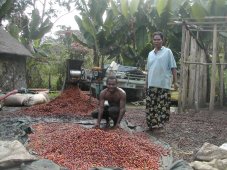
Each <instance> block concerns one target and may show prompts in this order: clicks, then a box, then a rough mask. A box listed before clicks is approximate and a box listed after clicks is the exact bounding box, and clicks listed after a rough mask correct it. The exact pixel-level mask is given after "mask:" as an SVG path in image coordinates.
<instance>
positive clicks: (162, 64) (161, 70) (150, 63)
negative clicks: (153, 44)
mask: <svg viewBox="0 0 227 170" xmlns="http://www.w3.org/2000/svg"><path fill="white" fill-rule="evenodd" d="M176 67H177V66H176V61H175V59H174V56H173V53H172V51H171V50H170V49H169V48H166V47H164V46H162V48H161V49H160V50H159V51H158V52H156V53H155V52H154V50H152V51H151V52H150V53H149V55H148V60H147V73H148V81H147V83H148V87H159V88H164V89H170V88H171V83H172V71H171V69H172V68H176Z"/></svg>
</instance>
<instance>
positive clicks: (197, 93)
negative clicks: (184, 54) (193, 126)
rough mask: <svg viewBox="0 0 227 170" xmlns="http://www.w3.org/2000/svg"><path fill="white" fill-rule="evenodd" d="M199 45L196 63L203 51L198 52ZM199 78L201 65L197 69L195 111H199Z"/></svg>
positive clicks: (197, 36)
mask: <svg viewBox="0 0 227 170" xmlns="http://www.w3.org/2000/svg"><path fill="white" fill-rule="evenodd" d="M196 38H197V39H198V38H199V32H198V31H197V35H196ZM198 48H199V47H198V45H196V61H199V57H200V56H201V50H198ZM199 77H200V65H199V64H196V68H195V110H196V112H198V111H199Z"/></svg>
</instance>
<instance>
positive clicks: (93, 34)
mask: <svg viewBox="0 0 227 170" xmlns="http://www.w3.org/2000/svg"><path fill="white" fill-rule="evenodd" d="M77 6H78V10H79V11H80V15H81V18H80V17H78V16H75V20H76V22H77V24H78V26H79V29H80V31H81V33H82V34H83V39H84V42H82V41H81V40H80V38H78V37H77V35H75V34H74V36H73V37H74V39H75V40H76V41H78V42H80V43H81V44H83V45H85V46H87V47H88V48H91V49H93V51H94V65H95V66H99V65H100V64H99V60H100V58H99V57H100V43H102V42H101V41H100V39H99V38H100V34H102V32H103V15H104V13H105V11H106V9H107V1H106V0H90V1H88V2H87V3H86V1H85V0H80V1H78V3H77Z"/></svg>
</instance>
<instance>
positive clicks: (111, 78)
mask: <svg viewBox="0 0 227 170" xmlns="http://www.w3.org/2000/svg"><path fill="white" fill-rule="evenodd" d="M109 80H116V82H117V77H116V76H108V77H107V79H106V84H108V81H109Z"/></svg>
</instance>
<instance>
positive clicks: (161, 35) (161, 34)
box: [152, 32, 164, 40]
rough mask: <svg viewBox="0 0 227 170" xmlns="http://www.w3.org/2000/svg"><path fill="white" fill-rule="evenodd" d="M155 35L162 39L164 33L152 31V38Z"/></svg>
mask: <svg viewBox="0 0 227 170" xmlns="http://www.w3.org/2000/svg"><path fill="white" fill-rule="evenodd" d="M155 35H159V36H160V37H161V39H162V40H163V39H164V35H163V33H162V32H154V33H153V36H152V38H154V36H155Z"/></svg>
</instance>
